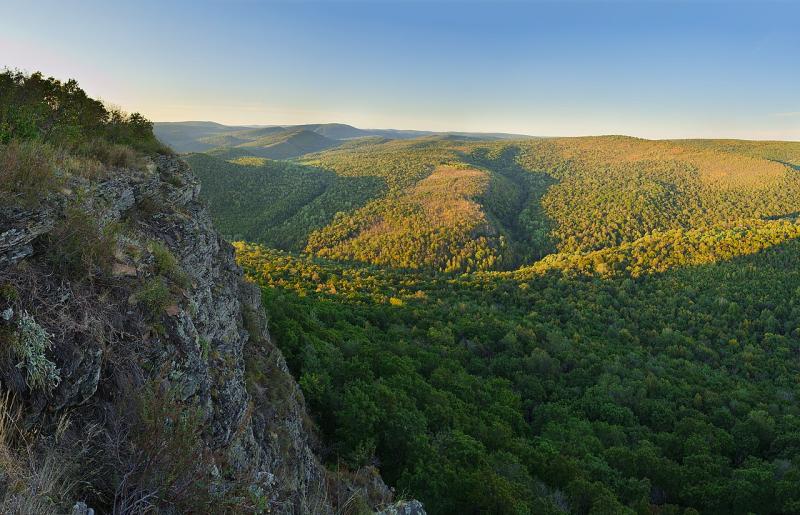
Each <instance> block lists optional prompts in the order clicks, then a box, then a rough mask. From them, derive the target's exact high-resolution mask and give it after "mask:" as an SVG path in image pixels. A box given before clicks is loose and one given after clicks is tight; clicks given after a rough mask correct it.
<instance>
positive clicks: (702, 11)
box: [0, 0, 800, 141]
mask: <svg viewBox="0 0 800 515" xmlns="http://www.w3.org/2000/svg"><path fill="white" fill-rule="evenodd" d="M797 19H800V3H793V2H719V1H717V2H707V3H705V2H677V1H676V2H666V1H665V2H639V3H636V2H592V1H584V2H533V1H531V2H524V1H518V2H488V1H486V2H484V1H479V0H472V1H465V2H457V1H440V2H435V1H434V2H428V3H424V2H399V1H396V2H393V1H386V2H374V3H369V2H339V1H335V0H328V1H322V2H312V1H307V2H290V1H278V2H268V1H257V0H227V1H225V0H217V1H197V2H188V1H176V2H161V3H159V2H155V1H150V0H148V1H143V2H113V3H108V2H99V1H94V0H90V1H81V2H74V3H67V2H56V1H52V0H48V1H22V0H16V1H13V0H0V66H7V67H10V68H18V69H22V70H25V71H36V70H41V71H42V72H43V73H44V74H46V75H51V76H55V77H57V78H59V79H64V80H65V79H68V78H75V79H77V80H78V82H79V83H80V85H81V87H83V88H84V89H85V90H86V91H87V93H89V94H90V95H92V96H95V97H99V98H101V99H103V100H104V101H107V102H109V103H111V104H114V105H118V106H120V107H121V108H123V109H125V110H127V111H138V112H141V113H142V114H144V115H145V116H147V117H148V118H150V119H151V120H154V121H214V122H218V123H222V124H225V125H298V124H304V123H328V122H331V123H334V122H335V123H346V124H350V125H353V126H356V127H360V128H369V129H413V130H430V131H442V132H444V131H454V132H457V131H464V132H506V133H515V134H527V135H531V136H585V135H602V134H625V135H630V136H637V137H644V138H652V139H663V138H736V139H770V140H795V141H796V140H800V31H797V30H795V29H794V28H793V26H792V25H793V22H794V21H795V20H797Z"/></svg>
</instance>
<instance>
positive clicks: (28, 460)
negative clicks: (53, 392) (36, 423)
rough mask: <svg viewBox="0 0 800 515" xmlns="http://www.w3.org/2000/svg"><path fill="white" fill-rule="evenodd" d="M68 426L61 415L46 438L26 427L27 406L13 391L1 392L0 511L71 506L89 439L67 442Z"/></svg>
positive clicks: (36, 514) (34, 514)
mask: <svg viewBox="0 0 800 515" xmlns="http://www.w3.org/2000/svg"><path fill="white" fill-rule="evenodd" d="M68 427H69V420H68V418H66V417H62V419H60V420H59V422H58V425H57V428H56V431H55V434H54V435H53V436H52V437H51V438H48V439H44V438H41V437H40V436H39V435H37V434H36V432H34V431H30V430H26V429H25V428H24V425H23V422H22V409H21V407H20V406H19V405H18V404H17V403H16V402H15V401H14V398H13V397H12V396H11V394H10V393H9V392H5V393H3V392H0V492H2V494H0V513H14V514H19V515H40V514H43V513H59V512H63V511H65V510H66V508H67V507H68V506H69V505H71V503H72V497H73V494H74V493H75V492H76V491H77V488H78V486H79V484H80V482H81V481H80V479H79V478H78V475H77V472H78V467H77V460H78V459H80V457H81V456H82V455H84V454H85V450H86V449H87V447H86V446H85V444H86V441H87V440H84V441H82V442H81V443H80V445H79V446H78V447H79V448H76V447H75V446H73V445H70V444H67V442H66V441H65V438H64V435H65V433H66V431H67V429H68ZM88 433H92V431H88Z"/></svg>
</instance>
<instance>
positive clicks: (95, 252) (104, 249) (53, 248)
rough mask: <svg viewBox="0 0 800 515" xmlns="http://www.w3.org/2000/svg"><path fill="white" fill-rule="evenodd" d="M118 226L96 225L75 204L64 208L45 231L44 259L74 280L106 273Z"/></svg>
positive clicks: (112, 258) (90, 217)
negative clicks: (59, 216)
mask: <svg viewBox="0 0 800 515" xmlns="http://www.w3.org/2000/svg"><path fill="white" fill-rule="evenodd" d="M117 231H118V227H117V226H116V225H108V226H106V227H105V228H102V229H101V228H100V227H99V226H98V224H97V221H96V220H95V219H94V218H93V217H92V216H91V215H90V214H89V213H86V212H85V211H83V210H81V209H80V208H78V207H74V206H72V207H68V208H67V209H66V212H65V217H64V219H63V220H62V221H61V222H60V223H59V224H58V225H56V226H55V227H54V228H53V230H52V231H51V232H50V233H49V234H48V246H47V249H48V259H49V261H50V262H51V263H52V264H53V265H54V267H55V268H56V269H57V270H59V271H61V272H63V273H64V274H66V275H68V276H70V277H71V278H73V279H76V280H82V279H93V278H95V277H97V276H98V275H104V274H107V273H108V272H109V270H110V268H111V263H112V262H113V260H114V249H115V247H116V239H117Z"/></svg>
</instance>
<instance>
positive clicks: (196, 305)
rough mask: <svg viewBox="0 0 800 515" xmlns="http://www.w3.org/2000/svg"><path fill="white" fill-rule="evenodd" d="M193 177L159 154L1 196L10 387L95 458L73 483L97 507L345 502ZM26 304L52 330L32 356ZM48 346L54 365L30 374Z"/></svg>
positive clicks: (40, 421)
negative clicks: (48, 189) (4, 199)
mask: <svg viewBox="0 0 800 515" xmlns="http://www.w3.org/2000/svg"><path fill="white" fill-rule="evenodd" d="M198 192H199V185H198V183H197V181H196V180H195V178H194V176H193V175H192V173H191V171H190V170H189V168H188V166H187V165H186V164H185V163H184V162H183V161H181V160H180V159H178V158H176V157H173V156H161V157H158V158H156V159H155V160H154V161H153V162H152V163H150V164H149V165H148V166H147V167H144V169H141V170H133V169H119V170H115V171H113V173H111V174H109V177H108V178H106V179H105V180H100V181H97V180H95V181H89V180H85V179H71V180H70V181H69V182H68V184H67V187H66V188H64V190H63V191H62V192H61V193H60V194H58V195H54V196H51V197H49V198H47V199H44V200H43V201H42V203H41V205H40V206H38V207H37V208H35V209H27V210H25V209H21V208H14V207H10V206H0V287H2V288H3V289H2V292H5V293H2V292H0V311H3V313H4V316H3V320H0V337H4V338H5V339H6V340H7V341H8V342H12V343H13V344H12V345H11V346H10V348H11V349H12V351H10V352H5V353H4V355H3V357H2V359H0V382H1V384H2V388H3V390H6V391H10V392H12V393H13V395H14V396H15V397H16V398H17V399H18V403H20V405H22V406H23V407H24V410H23V412H24V414H25V417H24V423H25V425H26V427H28V428H35V429H36V430H37V431H38V432H40V433H42V434H43V435H54V436H53V438H56V437H58V438H62V439H64V442H65V443H64V444H63V445H64V446H66V447H69V446H70V445H71V446H77V447H81V448H82V449H83V450H82V451H81V452H85V453H86V454H87V455H92V456H96V457H97V458H96V459H97V463H94V464H93V465H92V466H91V467H90V468H92V471H89V470H87V469H86V468H84V470H82V471H81V472H79V477H78V478H77V479H78V480H79V481H81V483H82V484H86V485H89V488H86V489H83V490H81V489H78V490H77V491H76V493H75V495H76V496H83V497H84V498H85V500H86V501H87V503H88V505H89V506H92V507H93V508H95V509H96V510H99V512H103V511H106V510H111V509H116V510H117V511H119V512H127V513H136V512H137V509H139V508H141V510H140V511H145V510H144V508H147V507H155V508H157V509H159V510H162V511H165V510H166V511H170V510H172V511H174V512H180V511H187V510H190V511H192V510H197V509H200V508H197V506H202V509H203V510H204V511H206V512H208V513H214V512H277V513H333V512H334V511H341V507H337V506H336V500H335V499H334V497H335V496H334V495H332V494H331V492H332V491H334V490H336V489H340V488H342V485H341V480H340V478H337V477H334V476H333V475H332V474H330V473H329V472H328V471H326V469H325V468H324V467H323V466H322V465H321V464H320V461H319V459H318V458H317V456H316V455H315V452H314V440H313V431H312V429H311V427H310V422H309V417H308V416H307V415H306V411H305V405H304V401H303V396H302V393H301V392H300V390H299V387H298V386H297V384H296V383H295V381H294V380H293V378H292V376H291V375H290V373H289V371H288V369H287V367H286V364H285V362H284V360H283V357H282V356H281V354H280V351H279V350H278V349H277V348H276V347H275V345H274V344H273V343H272V341H271V340H270V336H269V333H268V331H267V322H266V318H265V315H264V312H263V309H262V306H261V298H260V292H259V291H258V289H257V288H256V287H255V286H254V285H252V284H248V283H247V282H246V281H245V280H244V279H243V277H242V273H241V271H240V269H239V268H238V266H237V265H236V262H235V260H234V255H233V249H232V247H231V246H230V245H229V244H228V243H226V242H225V241H223V240H222V239H221V238H220V236H219V235H218V234H217V233H216V231H215V230H214V228H213V226H212V223H211V219H210V218H209V215H208V213H207V211H206V209H205V208H204V206H203V205H202V204H201V203H200V202H198ZM95 247H96V248H95ZM23 313H29V314H30V316H31V317H32V320H34V321H35V324H37V325H38V326H40V327H41V328H42V330H43V333H40V334H44V335H45V336H43V338H44V339H45V340H47V342H45V343H47V344H49V346H44V347H42V349H47V350H46V351H42V350H41V349H40V350H39V352H40V353H42V352H43V355H40V356H38V357H37V358H36V359H37V360H38V361H30V362H26V361H24V360H23V359H22V358H21V356H20V353H21V352H23V351H25V352H29V353H35V351H36V349H33V348H30V349H27V350H26V348H25V345H32V344H28V343H26V342H25V341H23V340H24V339H25V338H24V337H23V336H21V333H20V329H19V327H20V326H19V324H20V320H21V318H20V317H21V316H22V314H23ZM37 348H38V347H37ZM13 349H16V351H14V350H13ZM45 362H50V363H52V364H54V366H55V372H53V370H52V367H51V370H50V372H51V373H57V377H51V378H50V379H51V383H50V387H41V386H34V385H37V384H38V383H36V382H35V381H34V380H32V377H35V374H36V373H43V372H42V370H44V369H41V370H40V369H38V368H36V366H37V365H36V364H35V363H40V364H41V363H45ZM51 375H52V374H51ZM56 379H57V381H56ZM65 420H68V421H69V423H68V424H67V423H66V422H65ZM64 427H69V429H66V430H65V429H64ZM86 435H92V436H91V438H88V437H86ZM48 437H49V436H48ZM159 438H161V439H163V441H159V440H158V439H159ZM150 445H152V446H153V448H150V447H148V446H150ZM66 447H65V448H66ZM69 448H71V447H69ZM172 454H174V455H172ZM108 456H114V460H112V461H113V462H112V461H109V460H110V458H109V457H108ZM187 457H188V459H187ZM180 460H186V463H184V464H182V465H181V467H180V468H179V467H177V465H176V461H180ZM79 468H80V467H79ZM159 474H161V475H162V477H161V479H155V480H154V479H152V478H153V477H156V478H159V477H160V476H159ZM376 476H377V474H376ZM378 480H379V477H378ZM337 482H338V483H337ZM2 483H3V478H2V476H0V488H2ZM381 485H382V482H381ZM379 490H380V489H379ZM198 492H202V493H208V498H207V499H206V498H204V497H203V498H202V499H197V497H198V495H199V494H198ZM191 497H194V499H192V498H191ZM201 497H202V496H201ZM364 497H365V502H366V504H367V505H369V506H371V507H378V506H380V505H382V504H383V505H386V504H388V501H389V497H390V496H389V494H388V490H387V489H385V486H384V491H383V492H382V493H381V494H380V495H378V496H377V497H376V495H374V494H372V495H367V494H366V493H365V494H364ZM79 498H80V497H79ZM75 500H77V499H75ZM222 500H224V501H222ZM192 502H194V503H201V504H195V505H192V504H191V503H192ZM73 503H74V500H73ZM225 503H227V504H225ZM187 506H188V507H187ZM414 509H415V510H416V511H410V512H408V511H396V512H397V513H415V514H418V513H423V512H422V511H421V510H422V508H421V506H419V507H416V506H414Z"/></svg>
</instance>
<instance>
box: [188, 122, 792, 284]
mask: <svg viewBox="0 0 800 515" xmlns="http://www.w3.org/2000/svg"><path fill="white" fill-rule="evenodd" d="M223 154H224V153H220V152H219V151H211V152H209V153H206V154H195V155H191V156H189V157H188V160H189V162H190V163H192V165H193V168H194V169H195V171H196V173H197V174H198V175H199V176H200V177H201V179H202V180H203V181H204V182H205V184H206V186H205V187H204V193H203V194H204V195H205V196H206V198H207V200H208V201H209V203H210V206H211V210H212V213H214V215H215V216H216V218H217V220H218V223H219V224H220V226H221V227H222V230H223V231H224V232H225V233H226V234H227V235H228V236H229V237H231V238H232V239H244V240H247V241H253V242H259V243H263V244H265V245H268V246H272V247H276V248H281V249H284V250H292V251H305V252H309V253H312V254H314V255H318V256H322V257H327V258H332V259H341V260H347V261H361V262H365V263H372V264H380V265H387V266H391V267H394V268H400V269H419V268H426V269H429V270H438V271H446V272H469V271H476V270H500V269H513V268H516V267H519V266H523V265H531V264H533V263H534V262H536V261H537V260H538V259H540V258H542V257H544V256H546V255H549V254H554V253H558V254H560V255H562V257H559V258H551V262H553V260H555V261H559V260H560V261H563V260H564V259H566V257H564V256H568V255H572V254H585V253H588V252H594V251H599V250H601V249H606V248H609V247H616V246H619V245H625V244H630V243H633V242H636V241H638V240H641V239H642V238H645V237H649V238H650V239H649V240H647V241H650V242H651V243H653V244H656V243H655V239H658V238H659V237H660V236H659V234H661V233H664V232H668V231H676V230H681V231H687V230H704V229H706V228H708V229H711V228H722V227H730V226H735V225H742V224H745V225H748V224H750V222H749V221H775V220H779V219H782V218H792V217H793V216H794V214H795V213H798V212H800V173H799V172H798V170H797V167H798V166H800V143H787V142H746V141H712V140H705V141H704V140H686V141H648V140H641V139H636V138H628V137H620V136H610V137H598V138H565V139H527V140H512V141H508V140H497V141H474V140H465V139H460V138H458V137H452V136H450V137H441V136H439V137H437V136H429V137H424V138H416V139H407V140H385V139H357V140H353V141H351V142H349V143H347V144H345V145H341V146H338V147H335V148H331V149H328V150H324V151H321V152H318V153H313V154H307V155H305V156H303V157H302V158H299V159H295V160H293V162H292V163H291V164H289V163H286V162H283V161H276V160H269V159H263V158H256V157H252V156H234V157H230V156H226V155H223ZM226 158H227V159H226ZM640 244H641V242H640Z"/></svg>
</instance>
